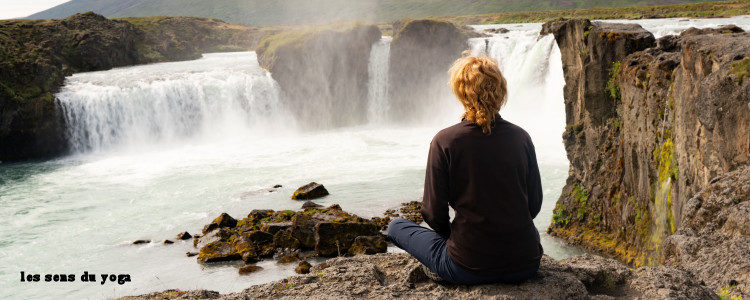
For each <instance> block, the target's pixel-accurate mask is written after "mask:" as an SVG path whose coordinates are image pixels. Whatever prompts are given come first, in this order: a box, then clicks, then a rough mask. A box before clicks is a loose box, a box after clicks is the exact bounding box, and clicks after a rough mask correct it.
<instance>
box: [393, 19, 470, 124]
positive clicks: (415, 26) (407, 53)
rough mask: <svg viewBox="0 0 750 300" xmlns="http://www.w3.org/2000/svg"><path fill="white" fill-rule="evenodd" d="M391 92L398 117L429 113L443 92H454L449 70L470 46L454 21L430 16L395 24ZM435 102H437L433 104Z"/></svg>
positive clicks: (406, 118) (402, 119)
mask: <svg viewBox="0 0 750 300" xmlns="http://www.w3.org/2000/svg"><path fill="white" fill-rule="evenodd" d="M393 32H394V34H393V41H392V42H391V50H390V51H391V52H390V61H389V64H390V67H389V71H388V74H389V75H388V93H389V99H390V101H391V105H392V106H395V107H398V109H395V110H392V111H391V116H392V117H393V118H394V119H395V120H396V121H409V120H410V117H412V116H422V115H430V114H428V113H426V112H425V111H422V110H424V109H426V108H430V107H434V106H436V105H437V104H438V102H436V101H437V100H438V99H440V98H441V97H444V95H451V92H450V91H449V89H448V87H447V86H446V82H448V75H447V73H446V70H448V68H449V67H450V66H451V64H452V63H453V61H455V60H456V59H457V58H459V57H461V52H462V51H464V50H466V49H467V48H468V44H467V41H468V40H467V36H466V34H465V33H464V32H462V30H461V29H459V28H457V27H456V26H455V25H454V24H453V23H450V22H445V21H437V20H430V19H420V20H404V21H396V22H395V23H394V24H393ZM430 104H434V105H430Z"/></svg>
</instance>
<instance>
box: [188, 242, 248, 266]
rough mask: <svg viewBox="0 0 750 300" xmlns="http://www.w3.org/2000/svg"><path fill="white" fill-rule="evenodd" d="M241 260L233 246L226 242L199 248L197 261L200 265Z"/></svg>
mask: <svg viewBox="0 0 750 300" xmlns="http://www.w3.org/2000/svg"><path fill="white" fill-rule="evenodd" d="M240 259H242V255H241V254H240V253H238V252H237V249H236V248H235V247H234V245H232V244H230V243H228V242H221V241H218V242H213V243H210V244H208V245H206V246H205V247H203V248H201V249H200V251H199V252H198V261H199V262H202V263H212V262H222V261H233V260H240Z"/></svg>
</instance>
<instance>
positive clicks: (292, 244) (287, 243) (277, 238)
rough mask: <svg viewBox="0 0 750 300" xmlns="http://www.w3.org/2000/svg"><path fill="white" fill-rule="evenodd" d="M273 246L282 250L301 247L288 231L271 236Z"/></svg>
mask: <svg viewBox="0 0 750 300" xmlns="http://www.w3.org/2000/svg"><path fill="white" fill-rule="evenodd" d="M273 244H274V246H275V247H276V248H282V249H299V248H300V246H302V244H301V243H300V241H299V239H297V238H296V237H294V236H293V235H292V232H291V230H289V229H286V230H282V231H279V232H277V233H276V234H275V235H274V236H273Z"/></svg>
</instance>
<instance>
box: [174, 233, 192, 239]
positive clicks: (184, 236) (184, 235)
mask: <svg viewBox="0 0 750 300" xmlns="http://www.w3.org/2000/svg"><path fill="white" fill-rule="evenodd" d="M191 238H193V236H192V235H190V233H189V232H187V231H183V232H180V233H178V234H177V239H178V240H189V239H191Z"/></svg>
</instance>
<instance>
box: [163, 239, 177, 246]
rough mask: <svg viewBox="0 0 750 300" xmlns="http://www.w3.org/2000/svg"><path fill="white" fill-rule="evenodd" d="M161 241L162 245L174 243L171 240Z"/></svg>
mask: <svg viewBox="0 0 750 300" xmlns="http://www.w3.org/2000/svg"><path fill="white" fill-rule="evenodd" d="M162 243H163V244H164V245H170V244H174V242H173V241H171V240H164V242H162Z"/></svg>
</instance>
